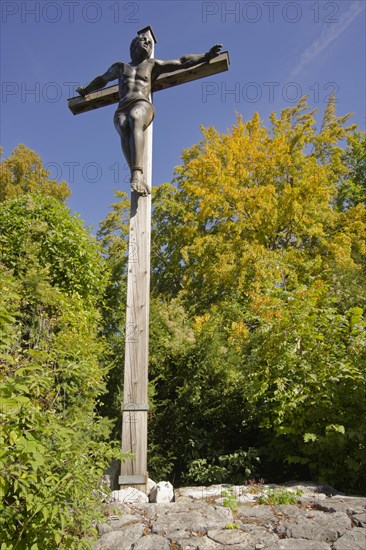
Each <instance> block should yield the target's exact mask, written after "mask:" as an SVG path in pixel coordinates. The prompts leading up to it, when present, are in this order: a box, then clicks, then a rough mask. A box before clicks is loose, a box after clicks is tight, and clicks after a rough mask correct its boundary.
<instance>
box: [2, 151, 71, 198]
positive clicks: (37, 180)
mask: <svg viewBox="0 0 366 550" xmlns="http://www.w3.org/2000/svg"><path fill="white" fill-rule="evenodd" d="M1 155H2V149H1V148H0V157H1ZM49 175H50V171H49V170H46V169H45V168H44V167H43V165H42V160H41V158H40V157H39V156H38V155H37V153H35V152H34V151H32V150H31V149H28V148H27V147H26V146H25V145H22V144H21V145H18V146H17V147H16V148H15V149H14V151H13V152H12V154H11V155H10V157H8V158H7V159H5V160H2V161H1V168H0V202H2V201H4V200H6V199H9V198H10V199H11V198H14V197H19V196H20V195H24V194H25V193H41V194H43V195H47V196H50V197H54V198H55V199H58V200H59V201H61V202H65V200H66V199H67V197H69V196H70V194H71V192H70V189H69V186H68V185H67V183H66V182H64V181H62V182H60V183H59V182H58V181H56V180H52V179H50V178H49Z"/></svg>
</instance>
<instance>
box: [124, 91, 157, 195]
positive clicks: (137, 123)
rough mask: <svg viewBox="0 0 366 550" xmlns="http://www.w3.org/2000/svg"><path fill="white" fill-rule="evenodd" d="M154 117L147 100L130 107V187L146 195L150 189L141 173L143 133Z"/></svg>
mask: <svg viewBox="0 0 366 550" xmlns="http://www.w3.org/2000/svg"><path fill="white" fill-rule="evenodd" d="M153 118H154V109H153V107H152V105H151V104H150V103H148V102H147V101H140V102H137V103H135V104H134V105H133V107H132V108H131V110H130V112H129V115H128V121H129V126H130V151H131V187H132V189H134V190H135V191H137V192H138V193H141V194H143V195H148V194H149V193H151V189H150V187H149V185H148V183H147V182H146V179H145V177H144V173H143V161H144V147H145V135H144V131H145V130H146V128H147V127H148V126H149V125H150V124H151V122H152V120H153Z"/></svg>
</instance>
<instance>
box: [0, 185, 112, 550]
mask: <svg viewBox="0 0 366 550" xmlns="http://www.w3.org/2000/svg"><path fill="white" fill-rule="evenodd" d="M0 234H1V240H0V253H1V263H0V399H1V401H0V420H1V425H2V433H1V438H0V445H1V451H0V492H1V497H2V499H1V504H0V532H1V540H2V542H3V546H2V549H5V548H6V549H7V550H10V549H13V548H14V549H17V550H18V549H19V550H29V549H33V550H35V549H40V550H42V549H44V550H46V549H49V548H70V549H76V548H88V547H90V544H91V540H92V538H93V537H95V534H96V533H95V530H94V529H93V521H94V520H95V519H97V518H98V514H101V507H102V504H101V493H100V491H99V483H100V478H101V474H102V472H103V470H104V469H105V467H106V466H107V465H108V464H109V462H110V460H111V459H112V457H119V458H120V451H119V450H118V449H116V448H114V447H113V446H112V445H110V444H109V443H108V436H109V430H110V426H109V424H110V422H109V421H108V420H107V419H103V418H100V417H99V416H98V414H97V412H96V407H97V405H98V400H99V398H100V395H101V393H102V392H103V391H104V390H105V377H106V375H107V368H106V367H103V368H102V367H101V364H102V361H101V359H102V357H103V355H104V353H105V350H106V348H105V343H104V341H103V339H102V338H100V336H99V325H100V319H101V316H100V313H99V311H98V308H97V305H98V303H101V301H102V299H103V293H104V289H105V286H106V281H107V275H108V274H107V273H106V272H105V268H104V265H103V259H102V256H101V253H100V250H99V247H98V246H97V244H96V243H95V242H94V241H93V239H92V238H91V237H90V235H89V234H88V232H87V231H86V230H85V229H84V228H83V227H82V223H81V222H80V220H79V219H77V218H76V217H71V216H70V214H69V211H68V209H67V208H66V207H65V206H63V205H62V204H60V202H59V201H57V200H56V199H53V198H47V197H42V196H36V195H27V196H22V197H19V198H17V199H14V200H11V201H10V200H7V201H5V202H3V203H2V204H1V205H0Z"/></svg>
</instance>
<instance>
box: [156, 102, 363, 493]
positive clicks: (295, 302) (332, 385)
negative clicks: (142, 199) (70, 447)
mask: <svg viewBox="0 0 366 550" xmlns="http://www.w3.org/2000/svg"><path fill="white" fill-rule="evenodd" d="M314 115H315V112H314V111H309V108H308V106H307V105H306V102H305V100H304V99H303V100H301V101H300V102H299V104H298V105H297V106H295V107H293V108H287V109H284V110H283V111H282V113H281V114H280V115H279V116H278V117H277V116H276V115H275V114H272V115H271V117H270V121H271V126H270V128H266V127H265V126H264V125H263V123H262V121H261V120H260V118H259V116H258V115H257V114H256V115H255V116H254V117H253V119H252V120H250V121H248V122H243V120H242V119H241V117H238V119H237V122H236V124H234V125H233V127H232V129H231V131H229V132H228V133H226V134H220V133H219V132H217V131H216V130H215V129H214V128H208V129H203V140H202V141H201V142H200V143H198V144H197V145H194V146H192V147H190V148H189V149H187V150H186V151H184V153H183V157H182V158H183V164H182V166H179V167H178V168H177V177H176V180H175V183H177V185H178V186H177V188H174V187H173V186H171V185H168V184H166V185H164V186H161V187H160V188H159V189H158V190H157V192H156V196H155V200H154V217H153V219H154V235H153V239H152V242H153V243H154V251H153V252H154V255H153V285H152V286H153V289H154V291H155V293H156V296H157V297H159V298H160V301H162V300H164V299H165V300H168V302H170V301H171V300H172V299H174V300H178V301H179V303H180V304H181V306H182V307H183V308H184V309H185V311H186V312H187V315H188V317H189V319H190V322H191V327H192V330H193V340H194V341H195V345H194V346H193V348H194V349H195V352H194V355H193V356H192V368H193V371H194V372H195V375H193V372H192V370H191V369H190V368H189V367H188V365H189V364H190V363H189V360H188V359H187V354H189V353H190V352H193V348H192V347H191V348H190V349H187V348H186V350H185V351H183V350H181V353H182V355H181V360H180V361H178V362H177V359H176V358H175V359H174V358H173V357H172V356H171V355H170V354H167V355H166V356H165V359H162V361H161V363H160V365H159V367H158V368H157V370H156V371H155V372H154V377H155V380H154V381H153V384H154V387H155V399H156V403H159V401H160V399H166V396H167V395H169V396H171V397H172V396H173V402H174V407H175V408H177V407H178V408H182V410H184V413H183V412H182V414H177V415H176V417H175V419H174V416H172V410H171V407H169V405H168V402H167V401H164V403H165V405H159V406H158V410H159V414H158V415H156V417H155V419H154V421H155V427H154V426H153V430H155V431H156V433H158V432H159V430H161V429H162V427H163V426H164V425H165V424H167V425H169V423H170V424H171V422H173V421H174V422H175V425H174V426H173V427H172V430H171V432H172V433H174V432H175V433H181V432H182V429H183V428H182V426H185V428H184V429H185V430H186V432H183V433H185V434H186V435H185V438H186V439H187V438H188V435H187V434H188V432H189V431H190V425H191V431H190V433H191V434H194V437H193V439H194V440H195V441H196V442H197V438H196V433H197V430H198V428H197V425H195V424H194V425H192V422H191V419H192V415H193V414H194V413H193V412H192V403H191V400H192V395H196V393H197V392H198V393H199V395H200V398H199V400H200V405H201V419H205V418H206V419H207V418H211V426H212V425H213V421H214V419H215V418H217V410H215V409H212V412H213V411H214V414H212V416H211V417H210V413H208V411H209V410H210V405H209V401H207V399H205V396H206V395H207V391H208V387H207V385H206V384H205V385H201V386H200V385H199V384H198V383H197V386H196V384H192V383H191V380H192V379H193V380H201V379H202V377H204V376H205V375H204V373H205V372H210V369H211V374H212V378H211V380H210V382H209V384H210V387H212V388H214V389H215V390H216V391H217V390H218V389H219V388H220V391H217V393H216V398H217V399H218V400H221V403H222V404H225V405H223V406H226V410H227V413H228V414H229V412H228V411H229V410H230V409H231V410H233V411H234V417H235V418H236V435H237V438H236V445H237V449H238V448H239V449H240V450H245V449H248V445H258V443H259V444H260V442H261V441H262V442H263V441H265V442H266V444H265V445H263V444H262V449H261V452H262V455H263V460H264V462H265V463H267V464H272V466H273V463H274V462H276V461H278V460H279V461H280V467H281V470H282V475H283V472H284V471H286V469H287V471H289V469H288V468H289V467H288V466H286V464H290V465H293V464H297V465H300V466H299V467H298V470H297V471H298V472H300V469H299V468H300V467H305V468H307V469H308V471H309V472H310V473H311V475H312V476H313V477H314V478H315V479H325V478H326V480H327V481H328V482H330V483H332V482H333V483H335V484H336V485H337V486H340V487H343V488H345V489H348V490H355V489H356V487H355V479H356V478H357V483H358V485H357V490H358V491H359V490H360V483H362V486H363V490H366V479H365V478H364V476H363V474H362V472H364V471H365V462H364V459H363V458H362V453H363V452H364V449H365V445H366V426H365V422H364V418H365V415H364V414H362V413H361V414H360V412H361V411H363V413H364V412H365V410H366V403H365V394H366V392H365V390H366V387H365V386H366V371H365V364H366V363H365V320H364V313H363V312H364V309H365V306H366V292H365V288H366V285H365V271H364V261H365V251H366V248H365V221H366V217H365V208H364V206H363V204H361V201H360V199H357V200H356V199H355V195H354V194H353V195H352V194H351V193H349V192H348V191H349V189H350V188H349V187H348V188H347V187H345V186H343V188H341V187H340V186H341V185H342V182H344V181H345V178H349V180H350V181H358V182H360V181H361V180H362V177H361V176H360V174H361V173H362V170H361V166H362V162H361V159H362V156H361V155H360V153H359V151H360V149H358V148H357V147H356V145H355V144H356V143H359V142H360V141H359V139H358V138H357V134H355V130H356V128H355V126H352V125H351V126H346V125H345V124H346V122H347V120H348V118H349V115H346V116H344V117H337V116H336V113H335V102H334V98H331V100H330V102H329V104H328V106H327V109H326V111H325V114H324V117H323V121H322V125H321V128H320V130H317V129H316V125H315V118H314ZM347 143H348V146H347V145H346V146H347V147H348V148H347V149H345V148H344V144H347ZM342 144H343V145H342ZM355 151H357V153H355ZM355 155H356V158H357V159H359V160H357V162H356V161H355V160H353V161H352V162H351V160H350V159H355ZM352 163H353V168H352ZM340 189H342V193H343V196H342V203H343V204H347V208H342V209H339V208H337V207H336V205H337V200H339V197H340V195H339V192H340V191H339V190H340ZM347 189H348V190H347ZM347 193H348V194H347ZM356 281H357V282H356ZM210 339H211V340H210ZM205 341H211V347H212V349H215V354H214V357H212V356H211V355H210V350H209V349H208V348H207V347H205V345H204V342H205ZM219 341H221V344H220V345H219V344H218V345H217V347H215V343H216V342H219ZM197 346H198V349H199V350H200V352H201V353H198V349H197ZM193 357H194V358H193ZM220 362H221V363H220ZM218 363H220V364H224V365H225V369H224V370H221V371H220V369H219V374H218V378H217V376H216V374H215V373H216V372H217V370H216V366H215V365H217V366H218ZM208 365H209V366H208ZM172 372H174V373H176V376H173V377H172V380H173V381H172V382H170V380H171V376H172ZM177 376H179V381H177ZM208 379H209V378H208ZM230 381H231V382H230ZM186 385H187V387H189V388H190V392H191V393H190V394H189V395H188V394H187V393H186V392H184V391H183V388H184V387H185V386H186ZM220 385H221V387H220ZM224 388H226V390H224ZM238 392H239V393H240V395H241V405H240V404H239V400H238V398H237V395H238ZM230 405H233V406H232V407H230ZM188 410H189V411H190V413H189V414H188V413H187V411H188ZM193 410H194V409H193ZM207 415H208V416H207ZM200 425H201V426H203V432H204V436H203V435H200V436H199V438H198V439H199V440H200V441H202V440H204V442H205V443H204V445H203V446H202V448H201V449H200V453H201V454H200V457H201V458H205V457H208V456H213V455H215V454H216V455H218V454H220V453H222V452H223V449H222V448H221V442H222V441H226V447H227V449H229V451H230V452H232V451H233V450H234V449H233V445H234V440H235V435H234V434H233V432H234V431H235V428H234V427H233V425H232V424H230V423H229V422H228V421H227V419H226V422H224V423H222V424H221V431H220V438H219V440H218V438H217V432H216V431H215V432H214V434H213V435H210V433H209V428H208V426H209V423H206V422H204V421H203V420H202V422H201V424H200ZM159 426H160V428H159ZM243 426H245V427H246V429H243ZM175 445H176V441H175V440H174V446H175ZM172 448H173V447H172ZM167 452H168V453H169V448H168V449H167ZM183 462H184V463H182V462H180V463H179V466H178V470H179V472H182V471H184V470H186V469H187V467H188V457H184V458H183ZM175 464H178V462H177V461H176V462H175ZM301 465H302V466H301ZM173 467H174V466H173ZM296 467H297V466H296ZM292 471H293V472H294V473H296V468H295V471H294V470H292ZM272 472H273V468H272ZM178 475H179V473H178Z"/></svg>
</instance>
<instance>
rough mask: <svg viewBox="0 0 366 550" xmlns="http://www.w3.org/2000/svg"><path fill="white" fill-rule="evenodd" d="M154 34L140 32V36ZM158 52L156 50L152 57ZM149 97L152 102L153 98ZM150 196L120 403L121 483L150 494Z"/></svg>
mask: <svg viewBox="0 0 366 550" xmlns="http://www.w3.org/2000/svg"><path fill="white" fill-rule="evenodd" d="M140 33H141V34H142V33H144V34H146V33H149V34H150V38H151V40H152V42H153V44H154V43H155V42H156V40H155V37H154V35H153V33H152V32H151V29H150V28H149V27H148V28H147V29H146V28H145V29H142V30H141V31H138V34H140ZM153 55H154V51H152V56H153ZM150 99H151V98H150ZM143 170H144V172H143V173H144V176H145V179H146V183H147V184H148V185H149V187H150V188H151V187H152V124H150V126H149V127H148V128H147V129H146V130H145V150H144V162H143ZM150 240H151V195H147V196H142V195H140V194H139V193H137V192H136V191H132V193H131V213H130V234H129V255H128V276H127V308H126V333H125V365H124V385H123V388H124V390H123V404H122V452H126V451H131V453H132V454H133V460H126V461H125V462H123V463H122V464H121V475H120V477H119V485H120V486H124V485H125V486H126V485H130V486H133V487H135V488H136V489H139V490H141V491H144V492H146V484H147V478H148V473H147V415H148V408H149V407H148V346H149V309H150Z"/></svg>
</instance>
